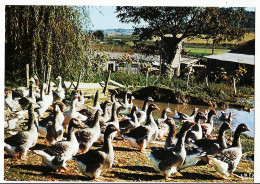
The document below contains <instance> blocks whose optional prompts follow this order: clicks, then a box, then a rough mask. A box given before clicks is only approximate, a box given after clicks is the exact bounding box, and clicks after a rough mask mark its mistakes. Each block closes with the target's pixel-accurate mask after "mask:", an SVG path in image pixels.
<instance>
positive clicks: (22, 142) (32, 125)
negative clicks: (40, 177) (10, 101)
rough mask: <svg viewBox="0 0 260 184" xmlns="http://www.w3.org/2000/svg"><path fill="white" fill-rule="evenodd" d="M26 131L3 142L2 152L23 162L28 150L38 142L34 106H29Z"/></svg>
mask: <svg viewBox="0 0 260 184" xmlns="http://www.w3.org/2000/svg"><path fill="white" fill-rule="evenodd" d="M28 111H29V112H30V113H29V120H28V123H27V124H28V130H26V131H20V132H18V133H17V134H15V135H12V136H11V137H8V138H6V139H5V141H4V150H5V151H6V152H7V153H8V154H10V155H12V156H18V158H19V159H22V160H25V158H26V155H27V152H28V150H29V148H31V147H33V146H35V144H36V142H37V140H38V131H37V122H36V117H35V113H34V104H30V105H29V109H28Z"/></svg>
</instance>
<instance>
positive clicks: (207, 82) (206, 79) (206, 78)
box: [205, 75, 209, 87]
mask: <svg viewBox="0 0 260 184" xmlns="http://www.w3.org/2000/svg"><path fill="white" fill-rule="evenodd" d="M205 81H206V85H207V87H209V79H208V75H207V76H206V77H205Z"/></svg>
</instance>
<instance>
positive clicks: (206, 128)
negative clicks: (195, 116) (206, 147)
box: [201, 109, 217, 137]
mask: <svg viewBox="0 0 260 184" xmlns="http://www.w3.org/2000/svg"><path fill="white" fill-rule="evenodd" d="M214 115H217V113H216V111H215V110H212V109H211V110H210V111H209V112H208V119H207V121H206V122H205V123H202V124H201V128H202V132H203V137H210V136H211V132H212V130H213V116H214Z"/></svg>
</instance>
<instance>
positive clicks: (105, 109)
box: [99, 100, 112, 126]
mask: <svg viewBox="0 0 260 184" xmlns="http://www.w3.org/2000/svg"><path fill="white" fill-rule="evenodd" d="M110 106H112V102H109V101H108V100H106V101H105V102H104V103H103V104H102V110H103V114H102V116H101V117H100V121H99V122H100V126H104V125H105V123H106V122H107V121H108V120H109V119H110V117H111V116H110V115H109V112H108V111H109V109H110Z"/></svg>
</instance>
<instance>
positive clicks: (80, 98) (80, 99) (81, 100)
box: [79, 90, 85, 105]
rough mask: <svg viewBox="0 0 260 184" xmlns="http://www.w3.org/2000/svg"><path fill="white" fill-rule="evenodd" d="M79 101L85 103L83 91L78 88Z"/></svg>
mask: <svg viewBox="0 0 260 184" xmlns="http://www.w3.org/2000/svg"><path fill="white" fill-rule="evenodd" d="M79 103H81V104H83V105H84V104H85V97H84V93H83V92H82V91H81V90H80V91H79Z"/></svg>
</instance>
